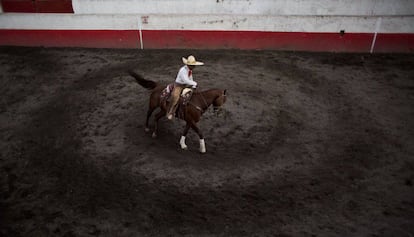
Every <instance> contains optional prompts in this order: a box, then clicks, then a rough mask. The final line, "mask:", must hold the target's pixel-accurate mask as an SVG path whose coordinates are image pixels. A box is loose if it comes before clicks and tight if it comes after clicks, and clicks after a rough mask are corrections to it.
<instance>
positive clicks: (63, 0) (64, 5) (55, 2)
mask: <svg viewBox="0 0 414 237" xmlns="http://www.w3.org/2000/svg"><path fill="white" fill-rule="evenodd" d="M1 5H2V7H3V11H4V12H25V13H73V8H72V0H1Z"/></svg>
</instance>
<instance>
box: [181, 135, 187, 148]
mask: <svg viewBox="0 0 414 237" xmlns="http://www.w3.org/2000/svg"><path fill="white" fill-rule="evenodd" d="M180 146H181V149H183V150H187V145H186V144H185V136H181V139H180Z"/></svg>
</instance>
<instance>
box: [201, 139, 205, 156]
mask: <svg viewBox="0 0 414 237" xmlns="http://www.w3.org/2000/svg"><path fill="white" fill-rule="evenodd" d="M200 152H201V153H206V143H205V142H204V139H200Z"/></svg>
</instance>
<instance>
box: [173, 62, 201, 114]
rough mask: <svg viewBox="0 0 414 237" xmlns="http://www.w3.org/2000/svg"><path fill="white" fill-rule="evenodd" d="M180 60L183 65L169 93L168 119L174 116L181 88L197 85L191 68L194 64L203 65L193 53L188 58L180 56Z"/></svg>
mask: <svg viewBox="0 0 414 237" xmlns="http://www.w3.org/2000/svg"><path fill="white" fill-rule="evenodd" d="M182 60H183V63H184V64H185V65H184V66H183V67H181V68H180V70H179V71H178V74H177V78H176V79H175V83H174V90H173V91H172V93H171V103H170V106H169V109H168V113H167V118H168V119H169V120H171V119H173V117H174V114H175V110H176V109H177V102H178V100H179V99H180V94H181V92H182V90H183V89H184V88H186V87H192V88H196V87H197V82H195V81H194V80H193V69H194V68H195V66H200V65H204V63H203V62H198V61H197V60H196V59H195V57H194V56H193V55H190V56H188V58H182Z"/></svg>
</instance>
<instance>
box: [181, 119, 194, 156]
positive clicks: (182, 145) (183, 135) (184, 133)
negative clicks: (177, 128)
mask: <svg viewBox="0 0 414 237" xmlns="http://www.w3.org/2000/svg"><path fill="white" fill-rule="evenodd" d="M190 127H191V125H190V123H188V122H187V124H186V125H185V128H184V131H183V134H182V135H181V138H180V146H181V149H183V150H187V148H188V147H187V145H186V144H185V136H187V133H188V130H190Z"/></svg>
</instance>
